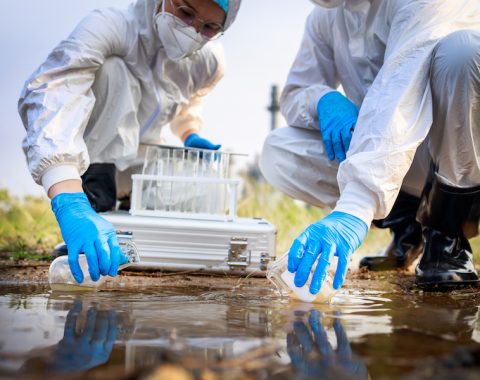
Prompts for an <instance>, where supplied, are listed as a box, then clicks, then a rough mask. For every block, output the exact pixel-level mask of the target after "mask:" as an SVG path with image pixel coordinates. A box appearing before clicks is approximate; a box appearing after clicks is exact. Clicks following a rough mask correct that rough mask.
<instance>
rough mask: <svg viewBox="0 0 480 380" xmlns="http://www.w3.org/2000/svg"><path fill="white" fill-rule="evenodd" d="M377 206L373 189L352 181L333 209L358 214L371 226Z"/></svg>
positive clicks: (357, 215) (358, 216)
mask: <svg viewBox="0 0 480 380" xmlns="http://www.w3.org/2000/svg"><path fill="white" fill-rule="evenodd" d="M376 208H377V203H376V201H375V197H374V196H373V195H372V193H371V191H370V190H368V189H367V188H366V187H365V186H363V185H362V184H359V183H356V182H351V183H349V184H348V185H346V186H345V188H344V189H343V191H342V193H341V195H340V199H339V200H338V201H337V204H336V206H335V209H334V210H333V211H340V212H344V213H346V214H350V215H353V216H356V217H357V218H359V219H361V220H363V221H364V222H365V224H366V225H367V226H369V227H370V224H371V223H372V221H373V218H374V215H375V210H376Z"/></svg>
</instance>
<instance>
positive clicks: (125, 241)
mask: <svg viewBox="0 0 480 380" xmlns="http://www.w3.org/2000/svg"><path fill="white" fill-rule="evenodd" d="M117 241H118V245H119V246H120V249H121V250H122V253H123V254H124V255H125V256H127V257H128V262H129V263H138V262H140V257H139V256H138V249H137V246H136V245H135V243H134V242H133V234H132V232H130V231H120V230H117Z"/></svg>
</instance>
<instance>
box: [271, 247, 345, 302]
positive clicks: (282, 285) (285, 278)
mask: <svg viewBox="0 0 480 380" xmlns="http://www.w3.org/2000/svg"><path fill="white" fill-rule="evenodd" d="M287 268H288V252H287V253H284V254H283V255H282V256H280V257H278V258H277V259H276V260H275V261H274V262H273V264H272V265H271V266H270V267H269V268H268V271H267V278H268V279H269V280H270V281H271V282H272V283H273V284H274V285H275V287H276V288H277V290H278V291H279V292H280V293H281V294H282V295H288V296H289V297H290V298H293V299H297V300H299V301H303V302H312V303H330V301H331V300H332V298H333V296H334V295H335V293H336V290H335V289H333V279H332V275H331V274H330V273H329V272H327V276H326V277H325V281H324V282H323V285H322V288H321V289H320V291H319V292H318V293H317V294H312V293H310V290H309V287H310V281H311V280H312V276H313V273H314V271H315V265H314V266H313V268H312V271H311V273H310V276H309V277H308V280H307V283H306V284H305V285H304V286H302V287H300V288H299V287H297V286H295V283H294V278H295V273H290V272H289V271H288V269H287Z"/></svg>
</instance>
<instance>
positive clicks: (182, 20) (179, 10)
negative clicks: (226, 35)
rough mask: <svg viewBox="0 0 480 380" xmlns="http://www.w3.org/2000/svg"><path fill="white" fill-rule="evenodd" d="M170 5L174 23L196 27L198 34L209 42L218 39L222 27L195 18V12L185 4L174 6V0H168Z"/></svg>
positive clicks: (222, 30) (221, 32)
mask: <svg viewBox="0 0 480 380" xmlns="http://www.w3.org/2000/svg"><path fill="white" fill-rule="evenodd" d="M170 4H171V5H172V8H173V15H174V16H176V17H175V22H176V23H177V24H179V26H181V27H185V26H193V27H195V25H198V32H199V33H200V34H201V35H203V36H205V37H206V38H208V39H209V40H215V39H217V38H219V37H220V36H221V35H222V34H223V32H224V29H223V25H221V24H219V23H217V22H212V21H205V20H202V19H201V18H200V17H198V16H197V12H196V11H195V10H194V9H192V8H191V7H189V6H188V5H185V4H176V3H175V2H174V0H170Z"/></svg>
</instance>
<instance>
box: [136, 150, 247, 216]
mask: <svg viewBox="0 0 480 380" xmlns="http://www.w3.org/2000/svg"><path fill="white" fill-rule="evenodd" d="M234 155H238V154H235V153H230V152H221V151H212V150H205V149H192V148H183V147H174V146H167V145H151V146H148V148H147V151H146V155H145V161H144V165H143V170H142V174H134V175H132V197H131V209H130V214H132V215H142V216H158V217H170V218H172V217H173V218H190V219H205V220H223V221H232V220H234V219H235V218H236V215H237V196H238V187H239V185H240V181H239V180H234V179H231V178H230V167H231V163H232V162H231V161H232V157H233V156H234Z"/></svg>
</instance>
